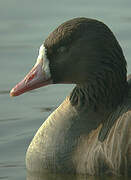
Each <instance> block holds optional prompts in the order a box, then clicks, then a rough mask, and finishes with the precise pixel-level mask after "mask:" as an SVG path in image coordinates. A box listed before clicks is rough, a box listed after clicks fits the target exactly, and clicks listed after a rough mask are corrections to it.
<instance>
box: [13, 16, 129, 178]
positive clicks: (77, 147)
mask: <svg viewBox="0 0 131 180" xmlns="http://www.w3.org/2000/svg"><path fill="white" fill-rule="evenodd" d="M126 74H127V70H126V60H125V57H124V55H123V52H122V49H121V47H120V45H119V43H118V41H117V40H116V38H115V36H114V34H113V33H112V32H111V30H110V29H109V28H108V27H107V26H106V25H105V24H104V23H102V22H100V21H97V20H94V19H88V18H75V19H72V20H69V21H67V22H65V23H63V24H61V25H60V26H59V27H58V28H56V29H55V30H54V31H53V32H52V33H51V34H50V35H49V36H48V37H47V39H46V40H45V41H44V43H43V44H42V46H41V47H40V50H39V56H38V59H37V62H36V64H35V66H34V67H33V69H32V70H31V71H30V72H29V73H28V74H27V76H26V77H25V78H24V80H22V81H21V82H20V83H19V84H17V85H16V86H15V87H14V88H13V89H12V91H11V92H10V95H11V96H17V95H20V94H22V93H24V92H26V91H29V90H32V89H35V88H39V87H41V86H45V85H49V84H59V83H65V84H66V83H73V84H76V86H75V88H74V89H73V91H72V92H71V94H70V95H69V96H67V98H66V99H65V100H64V102H63V103H62V104H61V105H60V106H59V107H58V108H57V109H56V110H55V111H54V112H53V113H52V114H51V115H50V116H49V117H48V119H47V120H46V121H45V122H44V123H43V125H42V126H41V127H40V128H39V130H38V131H37V133H36V135H35V136H34V138H33V140H32V142H31V144H30V146H29V148H28V150H27V155H26V166H27V170H28V171H30V172H38V173H42V172H44V171H49V172H60V173H76V174H77V173H78V174H89V175H99V174H104V173H111V174H117V175H130V174H131V83H130V80H129V81H127V75H126ZM43 103H44V102H43Z"/></svg>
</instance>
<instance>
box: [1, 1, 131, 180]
mask: <svg viewBox="0 0 131 180" xmlns="http://www.w3.org/2000/svg"><path fill="white" fill-rule="evenodd" d="M78 16H82V17H83V16H84V17H90V18H96V19H99V20H101V21H103V22H105V23H106V24H107V25H108V26H109V27H110V28H111V29H112V31H113V32H114V33H115V35H116V37H117V39H118V41H119V42H120V44H121V46H122V48H123V51H124V54H125V57H126V59H127V62H128V73H130V72H131V61H130V59H131V0H125V1H124V0H110V1H106V0H99V1H98V0H90V1H89V0H22V1H21V0H0V179H4V180H7V179H9V180H24V179H26V169H25V153H26V150H27V148H28V146H29V143H30V141H31V139H32V137H33V135H34V134H35V133H36V131H37V129H38V128H39V127H40V125H41V124H42V123H43V121H44V120H45V119H46V118H47V117H48V115H49V114H50V113H51V112H52V111H53V110H54V109H55V108H56V107H57V106H58V105H59V104H60V103H61V102H62V100H63V99H64V98H65V96H66V95H67V94H69V92H70V91H71V89H72V85H50V86H48V87H44V88H41V89H38V90H35V91H32V92H29V93H26V94H24V95H21V96H19V97H17V98H11V97H10V96H9V90H10V89H11V88H12V87H13V86H14V85H15V84H16V83H17V82H19V81H20V80H21V79H22V78H23V77H24V76H25V75H26V73H27V72H28V71H29V70H30V68H31V67H32V66H33V64H34V63H35V61H36V58H37V55H38V49H39V46H40V45H41V44H42V43H43V41H44V39H45V38H46V37H47V36H48V34H49V33H50V32H51V31H52V30H54V28H56V27H57V26H58V25H59V24H61V23H62V22H64V21H66V20H68V19H70V18H73V17H78ZM36 179H37V178H36ZM44 179H46V180H47V179H48V177H46V178H44ZM49 179H51V177H50V178H49ZM55 179H59V178H58V177H57V178H55ZM68 179H73V177H68ZM74 179H75V178H74ZM78 179H82V178H78ZM87 179H92V178H90V177H89V178H87ZM93 179H94V180H96V179H97V178H93ZM104 179H105V178H104ZM115 179H116V178H115ZM118 179H119V178H118ZM31 180H32V179H31Z"/></svg>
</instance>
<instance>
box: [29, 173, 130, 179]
mask: <svg viewBox="0 0 131 180" xmlns="http://www.w3.org/2000/svg"><path fill="white" fill-rule="evenodd" d="M129 179H130V178H126V177H122V176H121V177H117V176H107V175H103V176H99V177H97V176H95V177H94V176H87V175H69V174H51V173H45V174H44V175H42V176H40V175H38V174H32V175H31V174H29V173H27V179H26V180H129Z"/></svg>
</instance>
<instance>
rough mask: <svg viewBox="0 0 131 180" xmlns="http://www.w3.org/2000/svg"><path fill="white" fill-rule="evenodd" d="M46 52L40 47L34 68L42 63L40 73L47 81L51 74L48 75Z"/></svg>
mask: <svg viewBox="0 0 131 180" xmlns="http://www.w3.org/2000/svg"><path fill="white" fill-rule="evenodd" d="M46 51H47V49H46V48H45V47H44V45H41V46H40V49H39V55H38V58H37V62H36V64H35V66H36V65H38V64H39V63H40V62H42V63H43V66H42V71H43V73H44V75H45V76H46V78H47V79H48V78H51V73H50V68H49V60H48V58H47V55H46Z"/></svg>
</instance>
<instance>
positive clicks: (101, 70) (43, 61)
mask: <svg viewBox="0 0 131 180" xmlns="http://www.w3.org/2000/svg"><path fill="white" fill-rule="evenodd" d="M126 73H127V70H126V60H125V57H124V55H123V52H122V49H121V47H120V45H119V43H118V41H117V40H116V38H115V36H114V34H113V33H112V32H111V30H110V29H109V28H108V27H107V26H106V25H105V24H104V23H102V22H100V21H97V20H94V19H88V18H75V19H72V20H69V21H67V22H65V23H63V24H61V25H60V26H58V27H57V28H56V29H55V30H54V31H53V32H52V33H51V34H50V35H49V36H48V37H47V39H46V40H45V41H44V43H43V44H42V45H41V47H40V50H39V55H38V58H37V61H36V64H35V65H34V67H33V68H32V70H31V71H30V72H29V73H28V74H27V76H26V77H25V78H24V79H23V80H22V81H21V82H20V83H18V84H17V85H16V86H15V87H14V88H13V89H12V90H11V92H10V95H11V96H18V95H20V94H22V93H25V92H27V91H29V90H32V89H36V88H39V87H42V86H46V85H49V84H60V83H61V84H62V83H64V84H68V83H69V84H77V86H76V88H75V89H74V90H73V92H72V94H71V96H70V100H71V102H72V104H74V105H75V104H77V103H78V99H79V98H75V97H74V94H75V93H76V94H81V95H80V97H81V98H83V97H84V98H85V99H87V101H88V102H89V101H90V102H91V101H93V103H95V104H96V103H97V104H99V103H100V102H103V104H108V105H110V106H112V105H114V106H116V105H118V104H119V103H120V102H121V101H122V100H123V97H124V94H125V90H126V89H127V80H126Z"/></svg>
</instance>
